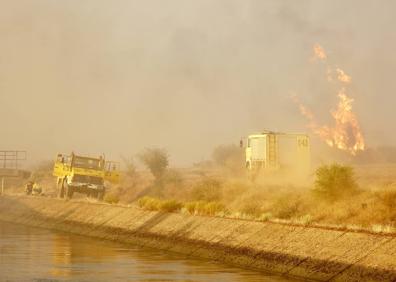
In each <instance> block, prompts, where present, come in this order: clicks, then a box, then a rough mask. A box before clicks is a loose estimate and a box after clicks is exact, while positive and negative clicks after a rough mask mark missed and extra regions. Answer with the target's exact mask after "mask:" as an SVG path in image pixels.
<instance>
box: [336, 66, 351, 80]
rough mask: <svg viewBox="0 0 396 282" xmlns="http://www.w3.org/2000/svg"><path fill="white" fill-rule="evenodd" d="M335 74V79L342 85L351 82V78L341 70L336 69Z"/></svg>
mask: <svg viewBox="0 0 396 282" xmlns="http://www.w3.org/2000/svg"><path fill="white" fill-rule="evenodd" d="M336 72H337V79H338V80H339V81H341V82H344V83H349V82H351V80H352V78H351V77H350V76H349V75H347V74H346V73H345V72H344V71H343V70H342V69H340V68H337V69H336Z"/></svg>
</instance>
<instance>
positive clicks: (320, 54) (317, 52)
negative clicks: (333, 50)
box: [313, 44, 327, 61]
mask: <svg viewBox="0 0 396 282" xmlns="http://www.w3.org/2000/svg"><path fill="white" fill-rule="evenodd" d="M313 50H314V58H316V59H319V60H322V61H325V60H326V59H327V55H326V52H325V50H324V49H323V48H322V46H320V45H319V44H315V45H314V46H313Z"/></svg>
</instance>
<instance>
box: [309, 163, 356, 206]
mask: <svg viewBox="0 0 396 282" xmlns="http://www.w3.org/2000/svg"><path fill="white" fill-rule="evenodd" d="M357 191H358V189H357V184H356V181H355V177H354V171H353V168H352V167H350V166H343V165H339V164H332V165H323V166H321V167H319V168H318V169H317V170H316V180H315V187H314V189H313V192H314V193H315V194H316V195H317V196H319V197H321V198H323V199H326V200H330V201H334V200H337V199H339V198H342V197H345V196H348V195H352V194H353V193H356V192H357Z"/></svg>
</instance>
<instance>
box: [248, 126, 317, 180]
mask: <svg viewBox="0 0 396 282" xmlns="http://www.w3.org/2000/svg"><path fill="white" fill-rule="evenodd" d="M245 156H246V168H247V169H248V171H252V172H257V171H259V170H263V171H282V172H287V173H293V174H307V173H308V172H309V170H310V140H309V136H308V135H307V134H298V133H297V134H295V133H278V132H272V131H264V132H261V133H257V134H251V135H249V136H248V137H247V145H246V148H245Z"/></svg>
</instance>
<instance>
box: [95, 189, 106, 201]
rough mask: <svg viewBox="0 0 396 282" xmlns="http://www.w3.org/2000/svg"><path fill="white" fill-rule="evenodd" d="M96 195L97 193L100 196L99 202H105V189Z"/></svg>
mask: <svg viewBox="0 0 396 282" xmlns="http://www.w3.org/2000/svg"><path fill="white" fill-rule="evenodd" d="M96 193H97V195H98V200H99V201H103V198H104V194H105V189H104V188H103V190H101V191H97V192H96Z"/></svg>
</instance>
